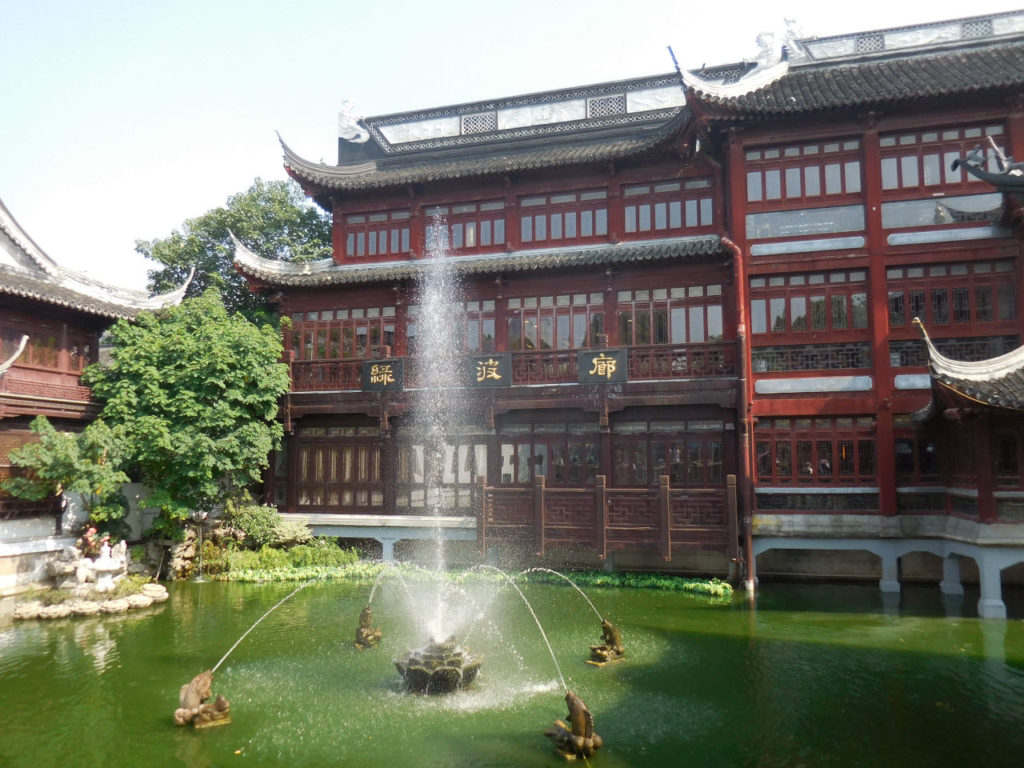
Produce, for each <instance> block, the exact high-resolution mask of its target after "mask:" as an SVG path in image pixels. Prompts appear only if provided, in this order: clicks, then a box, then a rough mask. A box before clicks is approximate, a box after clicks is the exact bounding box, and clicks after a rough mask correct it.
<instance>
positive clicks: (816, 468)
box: [754, 417, 877, 486]
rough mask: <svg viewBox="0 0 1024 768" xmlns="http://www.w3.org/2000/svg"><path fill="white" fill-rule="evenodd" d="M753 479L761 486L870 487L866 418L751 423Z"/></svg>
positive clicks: (873, 472) (871, 440)
mask: <svg viewBox="0 0 1024 768" xmlns="http://www.w3.org/2000/svg"><path fill="white" fill-rule="evenodd" d="M754 437H755V451H756V456H757V481H758V482H759V483H762V484H765V485H834V486H844V485H871V484H874V483H875V482H876V480H877V466H876V451H875V427H874V419H873V418H871V417H857V418H853V417H836V418H789V419H787V418H774V419H770V418H765V419H760V420H759V421H758V422H757V425H756V427H755V435H754Z"/></svg>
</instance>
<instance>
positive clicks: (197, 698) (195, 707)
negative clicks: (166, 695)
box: [174, 669, 231, 728]
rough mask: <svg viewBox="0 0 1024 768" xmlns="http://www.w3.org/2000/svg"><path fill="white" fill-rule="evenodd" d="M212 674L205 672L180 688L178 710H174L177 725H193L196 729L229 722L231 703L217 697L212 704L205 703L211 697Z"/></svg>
mask: <svg viewBox="0 0 1024 768" xmlns="http://www.w3.org/2000/svg"><path fill="white" fill-rule="evenodd" d="M212 686H213V672H212V671H211V670H209V669H208V670H206V671H205V672H200V673H199V674H198V675H196V676H195V677H193V678H192V681H191V682H189V683H185V685H183V686H181V690H180V691H179V692H178V708H177V709H176V710H174V722H175V723H176V724H177V725H188V723H194V724H195V726H196V728H205V727H207V726H210V725H223V724H226V723H228V722H230V714H231V703H230V702H229V701H228V700H227V699H225V698H224V697H223V696H218V697H217V698H216V700H214V702H213V703H212V704H207V703H206V702H207V701H208V700H209V698H210V697H211V696H212V695H213V691H212Z"/></svg>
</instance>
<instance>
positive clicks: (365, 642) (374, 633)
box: [356, 605, 384, 648]
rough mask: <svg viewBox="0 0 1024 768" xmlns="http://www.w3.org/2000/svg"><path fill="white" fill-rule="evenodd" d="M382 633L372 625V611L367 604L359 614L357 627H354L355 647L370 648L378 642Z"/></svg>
mask: <svg viewBox="0 0 1024 768" xmlns="http://www.w3.org/2000/svg"><path fill="white" fill-rule="evenodd" d="M383 635H384V633H383V632H381V631H380V630H379V629H377V628H375V627H374V626H373V611H371V610H370V606H369V605H367V606H366V607H365V608H363V610H362V611H361V612H360V614H359V627H358V628H357V629H356V648H372V647H373V646H375V645H376V644H377V643H379V642H380V639H381V637H383Z"/></svg>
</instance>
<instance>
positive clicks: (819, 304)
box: [811, 296, 828, 331]
mask: <svg viewBox="0 0 1024 768" xmlns="http://www.w3.org/2000/svg"><path fill="white" fill-rule="evenodd" d="M827 318H828V310H827V309H826V306H825V297H824V296H811V330H812V331H824V330H825V328H826V325H827V323H828V319H827Z"/></svg>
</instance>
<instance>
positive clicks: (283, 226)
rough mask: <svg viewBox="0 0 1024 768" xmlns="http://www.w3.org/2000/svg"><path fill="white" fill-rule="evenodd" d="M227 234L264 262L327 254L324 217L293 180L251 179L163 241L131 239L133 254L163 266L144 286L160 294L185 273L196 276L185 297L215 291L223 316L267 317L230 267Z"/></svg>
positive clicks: (264, 307) (262, 319)
mask: <svg viewBox="0 0 1024 768" xmlns="http://www.w3.org/2000/svg"><path fill="white" fill-rule="evenodd" d="M229 232H233V233H234V235H235V237H237V238H238V239H239V240H241V241H242V242H243V243H245V245H246V247H247V248H250V249H251V250H252V251H253V252H254V253H257V254H259V255H260V256H263V257H264V258H268V259H280V260H283V261H309V260H312V259H322V258H326V257H329V256H330V255H331V223H330V217H329V216H327V215H326V214H325V213H324V212H323V211H321V210H320V209H319V208H317V207H316V206H315V205H313V204H312V203H310V202H309V201H308V200H307V199H306V197H305V195H304V194H303V192H302V189H301V188H300V187H299V185H298V184H296V183H295V182H294V181H291V180H288V181H269V182H268V181H262V180H261V179H256V180H255V181H254V182H253V184H252V186H251V187H249V189H248V190H247V191H245V192H242V193H240V194H237V195H234V196H232V197H230V198H228V201H227V203H226V204H225V205H224V206H223V207H221V208H214V209H213V210H211V211H208V212H207V213H204V214H203V215H202V216H197V217H196V218H194V219H189V220H187V221H186V222H185V223H184V224H183V225H182V227H181V229H180V230H174V231H173V232H172V233H171V235H170V236H169V237H166V238H163V239H156V240H150V241H145V240H137V241H136V242H135V250H136V251H137V252H138V253H140V254H142V255H143V256H145V257H146V258H147V259H152V260H153V261H155V262H158V263H160V264H162V265H163V267H162V268H160V269H157V270H154V271H151V272H150V273H149V287H150V289H151V290H153V291H156V292H164V291H169V290H172V289H174V288H175V287H176V286H179V285H181V284H182V283H183V282H184V281H185V279H186V278H187V277H188V273H189V270H191V269H192V268H193V267H194V268H195V269H196V276H195V278H194V279H193V281H192V284H191V285H190V286H189V288H188V292H187V293H186V296H188V297H195V296H201V295H202V294H203V293H204V292H205V291H206V289H207V288H216V289H217V290H218V291H220V294H221V297H222V299H223V301H224V304H225V306H226V307H227V308H228V311H229V312H240V313H241V314H243V315H244V316H245V317H248V318H249V319H250V320H252V321H253V322H257V323H262V322H266V321H267V320H268V318H269V317H270V316H271V315H270V313H269V312H268V309H267V303H266V299H265V298H264V297H263V296H262V295H259V294H254V293H252V292H251V291H250V290H249V288H248V286H247V285H246V281H245V278H243V277H242V276H241V275H239V274H238V272H237V271H236V270H235V268H234V265H233V263H232V262H233V259H234V246H233V244H232V243H231V236H230V234H229Z"/></svg>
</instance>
